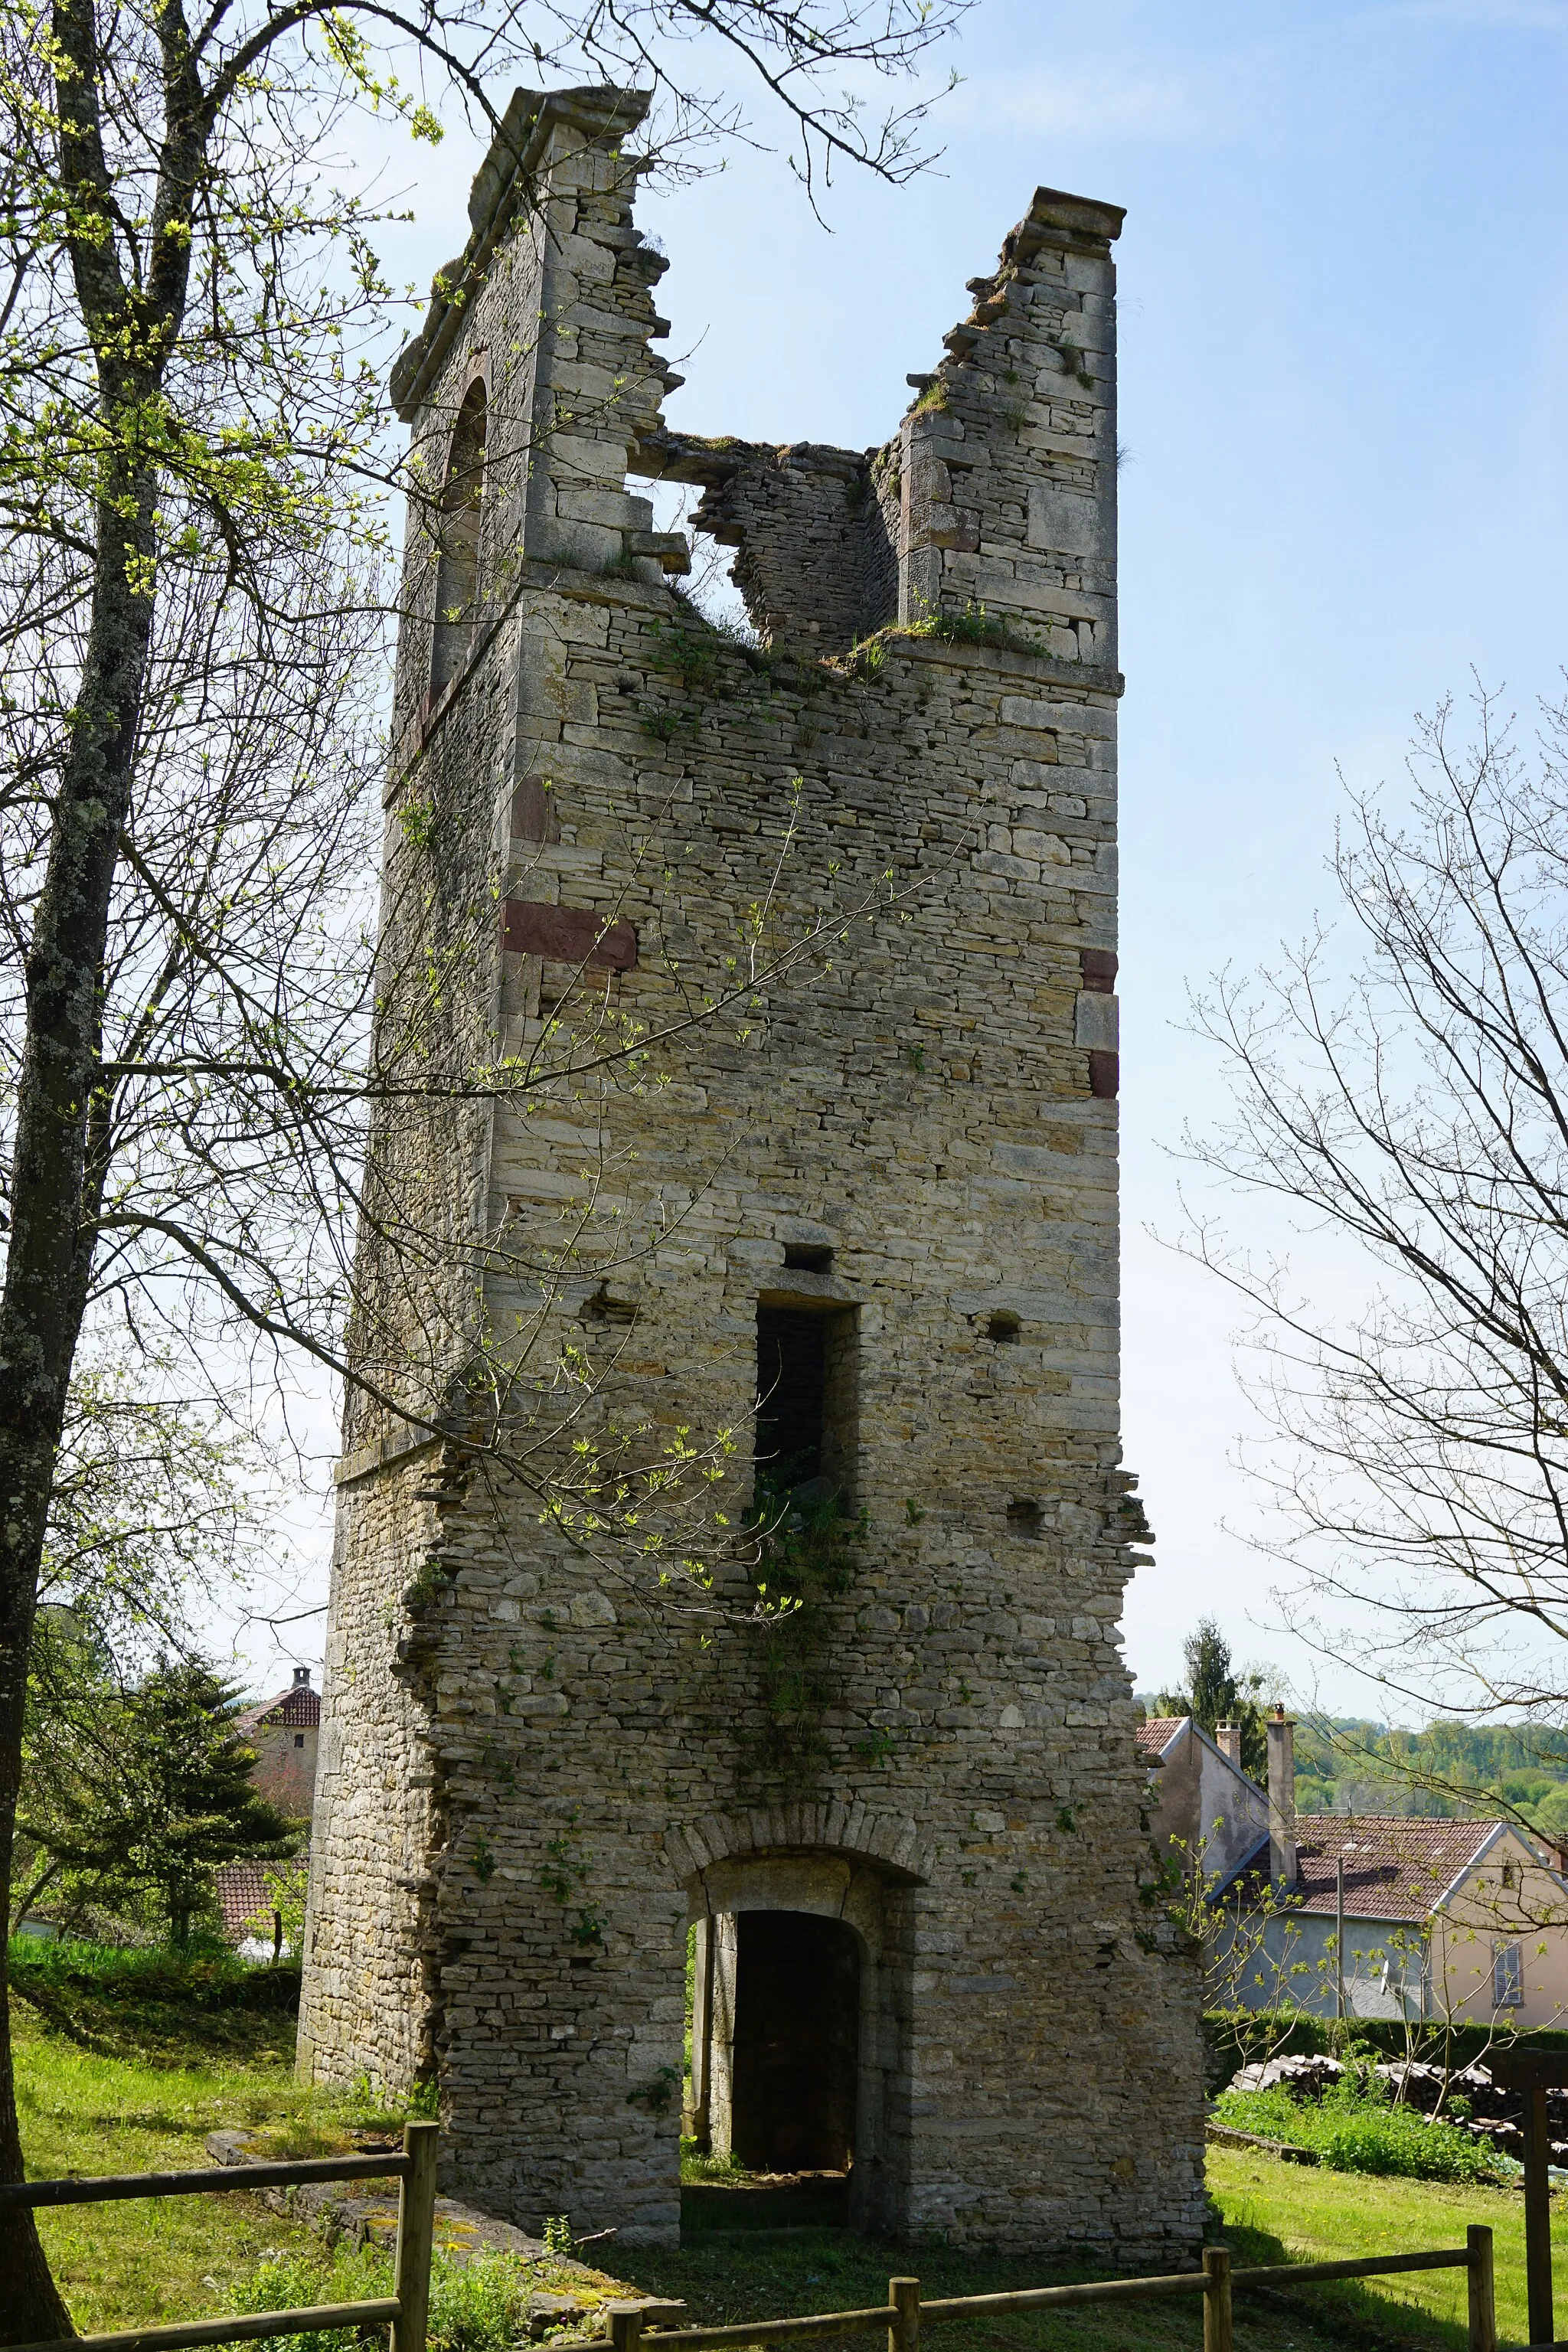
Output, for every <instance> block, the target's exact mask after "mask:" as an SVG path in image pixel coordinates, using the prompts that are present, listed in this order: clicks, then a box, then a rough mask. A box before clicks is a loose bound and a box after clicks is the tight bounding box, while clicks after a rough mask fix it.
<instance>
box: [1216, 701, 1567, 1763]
mask: <svg viewBox="0 0 1568 2352" xmlns="http://www.w3.org/2000/svg"><path fill="white" fill-rule="evenodd" d="M1410 782H1411V792H1410V797H1409V803H1408V807H1407V808H1406V810H1405V811H1404V812H1403V813H1402V814H1399V815H1397V816H1395V815H1390V814H1386V813H1385V811H1384V807H1383V806H1382V805H1381V804H1380V803H1379V802H1378V800H1376V799H1375V798H1363V799H1357V800H1352V803H1351V806H1350V810H1349V814H1348V815H1347V818H1346V820H1345V823H1344V825H1343V828H1342V835H1341V838H1340V841H1339V844H1338V846H1337V849H1336V852H1335V856H1334V858H1333V863H1332V868H1331V872H1332V879H1333V884H1334V888H1335V896H1336V898H1337V902H1338V913H1339V917H1340V920H1341V923H1342V926H1343V931H1344V933H1345V935H1346V936H1347V937H1348V940H1349V943H1350V952H1349V953H1348V954H1347V953H1345V952H1343V950H1342V943H1341V941H1340V940H1339V939H1338V938H1336V936H1335V934H1334V933H1333V931H1332V930H1331V929H1328V928H1323V927H1321V928H1320V929H1318V930H1317V931H1315V932H1314V934H1313V936H1312V937H1311V938H1310V940H1308V941H1307V942H1306V944H1305V945H1304V946H1303V947H1302V948H1301V949H1300V950H1298V951H1297V952H1296V953H1295V954H1294V955H1293V956H1291V957H1290V958H1289V959H1288V960H1287V961H1285V962H1284V963H1283V964H1282V965H1281V966H1280V967H1279V969H1277V970H1274V971H1265V972H1263V973H1262V974H1260V975H1259V976H1258V978H1257V979H1256V980H1253V981H1248V980H1246V979H1238V978H1236V977H1234V976H1230V975H1225V976H1222V977H1221V978H1220V979H1219V980H1218V981H1217V982H1215V984H1214V985H1213V987H1212V989H1211V990H1210V992H1209V993H1208V994H1207V996H1206V997H1205V998H1204V999H1203V1000H1202V1002H1201V1003H1199V1006H1198V1011H1197V1022H1198V1027H1199V1031H1200V1034H1203V1035H1204V1036H1205V1037H1206V1038H1207V1039H1208V1040H1209V1041H1210V1042H1211V1043H1212V1044H1213V1045H1215V1046H1216V1047H1217V1048H1218V1050H1219V1052H1220V1054H1221V1055H1222V1056H1223V1061H1224V1067H1225V1072H1226V1082H1227V1086H1228V1087H1229V1090H1230V1097H1231V1100H1232V1102H1233V1103H1234V1105H1235V1112H1234V1116H1233V1117H1232V1118H1231V1119H1230V1120H1229V1121H1228V1122H1227V1123H1226V1126H1225V1127H1224V1128H1223V1129H1219V1130H1218V1131H1216V1132H1215V1133H1214V1134H1212V1135H1209V1136H1207V1137H1205V1138H1202V1139H1199V1140H1198V1141H1197V1143H1196V1144H1195V1146H1194V1149H1195V1150H1196V1152H1197V1155H1198V1157H1199V1159H1200V1160H1202V1161H1203V1162H1204V1164H1205V1166H1206V1167H1207V1168H1208V1169H1209V1170H1211V1171H1214V1172H1215V1173H1217V1174H1219V1175H1220V1176H1222V1177H1224V1178H1226V1179H1227V1180H1228V1181H1230V1182H1232V1183H1234V1184H1235V1185H1236V1186H1237V1187H1238V1188H1241V1189H1242V1190H1244V1191H1246V1192H1249V1193H1251V1194H1253V1195H1255V1196H1258V1197H1260V1198H1262V1199H1264V1200H1267V1201H1270V1202H1274V1203H1275V1204H1277V1205H1278V1206H1279V1208H1280V1209H1282V1210H1283V1212H1284V1213H1285V1216H1286V1218H1287V1220H1288V1221H1289V1222H1290V1223H1293V1224H1294V1225H1295V1226H1296V1227H1297V1228H1298V1229H1299V1230H1307V1231H1310V1232H1311V1233H1312V1234H1313V1235H1314V1237H1315V1241H1314V1245H1315V1246H1317V1247H1320V1248H1321V1246H1322V1243H1323V1238H1324V1237H1327V1239H1328V1241H1329V1242H1331V1243H1338V1244H1345V1245H1348V1246H1347V1247H1346V1248H1345V1250H1344V1251H1343V1253H1342V1255H1341V1256H1340V1258H1339V1259H1338V1261H1337V1267H1338V1273H1337V1276H1336V1278H1335V1279H1334V1280H1332V1281H1327V1282H1325V1281H1321V1280H1320V1281H1318V1282H1315V1283H1314V1284H1313V1286H1311V1289H1310V1292H1309V1291H1308V1290H1306V1289H1304V1288H1301V1287H1299V1286H1296V1285H1294V1284H1293V1283H1292V1282H1291V1281H1290V1280H1289V1275H1288V1269H1287V1268H1286V1267H1285V1266H1283V1265H1281V1264H1280V1263H1279V1260H1278V1258H1277V1259H1275V1260H1273V1261H1271V1262H1269V1263H1268V1264H1259V1263H1258V1262H1257V1261H1256V1260H1255V1259H1252V1258H1249V1257H1248V1256H1247V1255H1246V1254H1245V1253H1242V1252H1240V1251H1238V1250H1237V1249H1236V1248H1234V1247H1232V1246H1229V1245H1227V1244H1226V1237H1225V1235H1224V1234H1223V1233H1222V1232H1221V1231H1220V1230H1219V1228H1218V1227H1217V1225H1214V1224H1205V1225H1201V1226H1199V1227H1197V1228H1196V1229H1195V1230H1194V1234H1193V1235H1192V1238H1191V1244H1190V1245H1191V1246H1192V1248H1193V1249H1194V1252H1195V1253H1196V1254H1197V1255H1199V1256H1201V1257H1202V1259H1203V1260H1204V1261H1205V1263H1206V1264H1207V1265H1210V1266H1212V1267H1213V1268H1214V1269H1215V1271H1216V1272H1217V1273H1219V1274H1220V1275H1221V1276H1223V1277H1224V1278H1225V1280H1226V1281H1227V1282H1228V1283H1229V1284H1231V1285H1232V1286H1234V1287H1236V1288H1237V1290H1239V1291H1240V1293H1241V1294H1242V1295H1243V1296H1244V1297H1246V1298H1247V1300H1248V1301H1249V1302H1250V1304H1251V1305H1252V1306H1253V1307H1255V1308H1256V1309H1257V1310H1258V1321H1257V1324H1256V1326H1255V1332H1254V1337H1255V1339H1256V1340H1257V1342H1258V1345H1259V1347H1260V1348H1261V1349H1263V1350H1264V1361H1265V1365H1266V1377H1265V1378H1264V1380H1263V1381H1261V1382H1259V1383H1258V1390H1257V1393H1258V1402H1259V1405H1260V1408H1261V1410H1262V1411H1263V1412H1264V1414H1265V1415H1266V1417H1267V1420H1268V1424H1269V1433H1270V1437H1271V1439H1272V1441H1273V1444H1272V1449H1271V1451H1270V1453H1269V1454H1268V1456H1267V1457H1266V1458H1265V1459H1264V1460H1263V1461H1262V1462H1261V1463H1259V1464H1258V1475H1260V1476H1262V1477H1264V1478H1265V1479H1266V1480H1267V1481H1268V1490H1269V1491H1270V1493H1271V1495H1272V1496H1273V1498H1274V1500H1275V1501H1276V1502H1277V1504H1278V1505H1279V1514H1280V1517H1279V1522H1278V1525H1279V1535H1278V1538H1277V1539H1276V1544H1275V1549H1276V1550H1277V1552H1278V1553H1279V1556H1280V1557H1282V1558H1283V1559H1286V1560H1287V1561H1288V1562H1289V1563H1292V1564H1293V1565H1295V1566H1297V1567H1298V1568H1299V1569H1300V1570H1302V1571H1303V1572H1304V1580H1305V1587H1306V1591H1307V1593H1308V1595H1309V1596H1310V1601H1311V1602H1312V1603H1313V1604H1314V1605H1315V1606H1316V1608H1317V1609H1319V1610H1323V1609H1326V1610H1328V1611H1330V1612H1335V1613H1336V1614H1337V1612H1339V1611H1340V1610H1341V1609H1344V1610H1346V1611H1348V1612H1352V1628H1353V1630H1352V1631H1349V1632H1346V1633H1341V1632H1339V1631H1338V1630H1337V1629H1336V1627H1335V1625H1334V1623H1333V1621H1332V1617H1331V1618H1330V1620H1329V1622H1327V1624H1326V1625H1324V1624H1323V1623H1322V1622H1321V1620H1319V1621H1318V1622H1319V1628H1320V1630H1319V1633H1318V1638H1319V1639H1320V1640H1321V1641H1322V1642H1324V1643H1325V1644H1327V1645H1328V1646H1330V1647H1331V1649H1332V1650H1333V1651H1334V1652H1335V1653H1336V1654H1339V1655H1341V1656H1347V1657H1352V1658H1354V1659H1356V1660H1358V1661H1359V1662H1362V1663H1363V1664H1364V1665H1365V1666H1366V1667H1367V1669H1368V1670H1370V1671H1372V1672H1373V1673H1374V1674H1375V1675H1377V1676H1378V1678H1379V1679H1380V1680H1381V1681H1382V1682H1383V1683H1384V1685H1385V1686H1386V1687H1387V1688H1388V1689H1389V1690H1390V1692H1391V1693H1392V1694H1394V1696H1395V1697H1396V1698H1402V1699H1404V1700H1405V1701H1409V1700H1411V1699H1414V1700H1415V1701H1416V1702H1418V1703H1420V1704H1423V1705H1425V1706H1428V1707H1431V1708H1434V1709H1446V1708H1452V1709H1456V1710H1458V1711H1459V1712H1462V1713H1468V1714H1473V1715H1477V1716H1480V1717H1486V1716H1493V1717H1497V1716H1500V1715H1503V1714H1507V1715H1509V1716H1510V1717H1515V1718H1531V1719H1533V1720H1534V1721H1535V1722H1537V1723H1538V1724H1540V1725H1541V1726H1542V1727H1543V1728H1544V1727H1550V1726H1552V1725H1554V1724H1560V1723H1561V1721H1562V1719H1563V1707H1564V1705H1565V1703H1568V1675H1565V1668H1564V1651H1563V1641H1564V1639H1565V1638H1568V1322H1565V1319H1564V1299H1565V1297H1568V712H1565V711H1564V710H1563V709H1546V710H1545V711H1544V712H1543V713H1542V720H1541V725H1540V729H1539V732H1538V737H1537V740H1536V743H1535V746H1534V747H1533V750H1532V751H1531V752H1530V753H1529V754H1528V755H1526V753H1525V752H1524V751H1521V748H1520V747H1519V745H1518V744H1517V743H1516V742H1515V741H1514V740H1513V739H1512V737H1511V735H1510V730H1509V729H1508V727H1507V726H1506V725H1504V724H1502V723H1501V722H1500V716H1499V713H1498V710H1497V708H1496V706H1495V704H1494V702H1493V700H1492V699H1491V698H1490V697H1489V696H1487V695H1484V694H1483V695H1479V698H1478V704H1477V711H1476V719H1475V724H1474V729H1473V731H1472V732H1471V733H1470V735H1469V736H1468V740H1467V739H1466V737H1465V736H1464V735H1463V734H1462V733H1461V732H1459V731H1458V730H1456V728H1455V724H1454V719H1453V715H1452V712H1451V710H1450V709H1449V707H1448V706H1447V704H1445V705H1444V706H1443V708H1442V709H1440V710H1439V711H1438V712H1437V714H1436V717H1435V718H1434V719H1432V720H1431V721H1430V722H1429V723H1428V724H1426V725H1424V726H1423V727H1422V729H1421V730H1420V732H1419V735H1418V737H1417V739H1416V740H1415V745H1414V747H1413V751H1412V755H1411V761H1410ZM1340 1276H1342V1277H1343V1279H1342V1280H1341V1279H1340V1278H1339V1277H1340ZM1358 1294H1359V1298H1358ZM1346 1296H1348V1297H1350V1299H1351V1300H1352V1305H1351V1306H1350V1307H1349V1308H1348V1309H1347V1311H1346V1312H1345V1313H1343V1314H1342V1315H1336V1314H1335V1313H1334V1312H1333V1311H1332V1307H1333V1302H1334V1300H1335V1298H1336V1297H1346ZM1325 1302H1327V1304H1325ZM1306 1622H1307V1624H1308V1627H1309V1630H1310V1625H1311V1622H1313V1621H1312V1620H1311V1618H1310V1617H1309V1618H1308V1619H1307V1621H1306ZM1369 1622H1370V1626H1371V1632H1370V1633H1369V1632H1368V1626H1369Z"/></svg>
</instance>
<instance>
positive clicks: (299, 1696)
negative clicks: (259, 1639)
mask: <svg viewBox="0 0 1568 2352" xmlns="http://www.w3.org/2000/svg"><path fill="white" fill-rule="evenodd" d="M236 1728H237V1731H238V1733H239V1736H240V1738H242V1739H243V1740H244V1741H245V1743H246V1745H247V1748H254V1749H255V1750H256V1762H255V1764H254V1765H253V1766H252V1768H251V1774H250V1777H251V1779H252V1780H253V1781H254V1782H255V1784H256V1786H257V1788H258V1790H259V1791H260V1792H261V1794H262V1795H263V1796H264V1797H265V1798H266V1800H267V1801H268V1804H269V1805H276V1806H277V1808H278V1810H279V1812H280V1813H288V1814H289V1816H290V1817H291V1818H292V1819H294V1820H297V1821H309V1819H310V1814H311V1812H312V1811H313V1809H314V1806H315V1801H316V1740H317V1737H318V1735H319V1733H320V1730H321V1693H320V1692H319V1691H316V1690H312V1689H311V1687H310V1667H309V1666H296V1667H295V1669H294V1680H293V1682H292V1684H291V1685H289V1689H287V1690H284V1691H279V1692H278V1693H277V1694H276V1695H275V1696H273V1697H271V1698H264V1699H262V1700H260V1701H259V1702H258V1705H257V1706H250V1707H247V1708H246V1710H245V1712H244V1713H243V1714H242V1715H241V1716H239V1717H237V1722H236Z"/></svg>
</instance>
